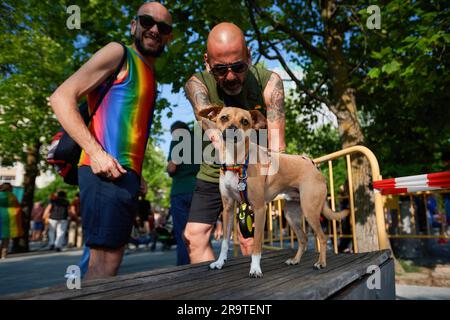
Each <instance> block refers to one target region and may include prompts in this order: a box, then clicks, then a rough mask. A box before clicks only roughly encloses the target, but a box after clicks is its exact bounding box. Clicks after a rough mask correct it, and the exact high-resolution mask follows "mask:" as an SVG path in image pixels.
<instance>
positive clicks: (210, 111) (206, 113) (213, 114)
mask: <svg viewBox="0 0 450 320" xmlns="http://www.w3.org/2000/svg"><path fill="white" fill-rule="evenodd" d="M222 109H223V106H218V105H213V106H212V107H209V108H206V109H203V110H200V111H199V113H198V115H199V116H200V117H202V118H207V119H209V120H211V121H216V119H217V115H218V114H219V113H220V111H222Z"/></svg>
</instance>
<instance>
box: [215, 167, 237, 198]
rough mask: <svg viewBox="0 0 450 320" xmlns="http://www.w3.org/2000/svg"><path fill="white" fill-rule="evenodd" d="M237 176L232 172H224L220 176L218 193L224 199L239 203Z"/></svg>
mask: <svg viewBox="0 0 450 320" xmlns="http://www.w3.org/2000/svg"><path fill="white" fill-rule="evenodd" d="M238 183H239V174H238V173H237V172H233V171H225V174H221V175H220V193H221V194H222V196H224V197H228V198H232V199H234V200H236V201H240V200H241V197H240V195H239V191H238Z"/></svg>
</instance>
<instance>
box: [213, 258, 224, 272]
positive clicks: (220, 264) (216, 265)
mask: <svg viewBox="0 0 450 320" xmlns="http://www.w3.org/2000/svg"><path fill="white" fill-rule="evenodd" d="M225 261H226V260H217V261H215V262H213V263H211V264H210V265H209V269H211V270H214V269H218V270H220V269H222V267H223V266H224V264H225Z"/></svg>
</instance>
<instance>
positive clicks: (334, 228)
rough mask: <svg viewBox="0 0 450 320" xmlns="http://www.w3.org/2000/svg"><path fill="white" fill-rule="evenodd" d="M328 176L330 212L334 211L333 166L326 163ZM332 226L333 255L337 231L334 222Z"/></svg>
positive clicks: (329, 162) (336, 247)
mask: <svg viewBox="0 0 450 320" xmlns="http://www.w3.org/2000/svg"><path fill="white" fill-rule="evenodd" d="M328 175H329V178H330V195H331V210H333V211H336V205H335V203H334V180H333V164H332V162H331V160H330V161H328ZM332 224H333V248H334V253H336V254H337V253H338V245H337V230H336V220H333V221H332Z"/></svg>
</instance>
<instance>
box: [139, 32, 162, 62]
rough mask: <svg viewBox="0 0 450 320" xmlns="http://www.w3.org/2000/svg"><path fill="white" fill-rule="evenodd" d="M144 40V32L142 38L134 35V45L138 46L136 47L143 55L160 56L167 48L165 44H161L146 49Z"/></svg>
mask: <svg viewBox="0 0 450 320" xmlns="http://www.w3.org/2000/svg"><path fill="white" fill-rule="evenodd" d="M142 42H143V38H142V34H141V38H139V37H137V36H134V45H135V46H136V48H137V49H138V51H139V52H140V53H141V54H142V55H143V56H147V57H148V56H150V57H154V58H158V57H160V56H161V55H162V53H163V52H164V49H165V48H166V46H165V45H160V46H159V47H157V48H148V49H146V48H145V47H144V45H143V44H142Z"/></svg>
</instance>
